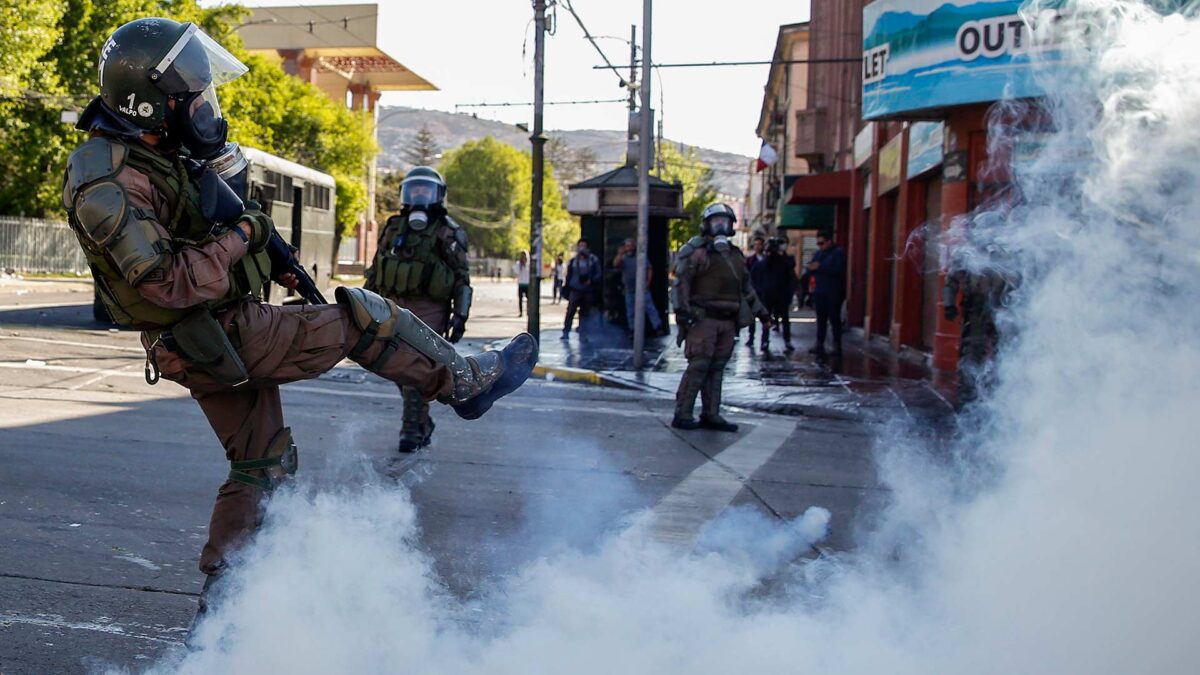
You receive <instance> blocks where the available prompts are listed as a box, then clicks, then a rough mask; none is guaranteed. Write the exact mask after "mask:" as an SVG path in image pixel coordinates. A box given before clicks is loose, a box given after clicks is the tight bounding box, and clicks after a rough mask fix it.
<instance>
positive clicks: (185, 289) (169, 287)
mask: <svg viewBox="0 0 1200 675" xmlns="http://www.w3.org/2000/svg"><path fill="white" fill-rule="evenodd" d="M117 181H118V182H119V183H121V185H123V186H124V187H125V192H126V195H127V196H128V199H129V204H130V206H133V207H134V208H140V209H143V210H144V211H145V212H146V213H148V214H154V216H155V221H154V227H155V229H156V230H158V233H159V234H160V235H161V236H162V237H163V238H167V237H168V233H167V229H166V228H165V227H163V225H162V222H163V221H164V220H166V219H167V215H168V214H167V213H166V210H167V205H166V201H165V200H164V199H163V198H162V197H161V196H160V195H159V194H158V192H157V190H155V189H154V187H153V186H152V185H151V184H150V180H149V179H148V178H146V177H145V176H144V175H143V174H141V173H139V172H138V171H135V170H134V169H131V168H129V167H126V168H125V169H123V170H122V171H121V173H120V174H119V175H118V177H117ZM248 250H249V244H247V243H246V242H245V241H243V240H242V238H241V237H240V236H238V235H237V234H236V233H234V232H227V233H225V234H223V235H222V236H220V237H218V238H217V239H216V240H214V241H212V242H209V243H207V244H204V245H203V246H181V247H178V248H176V249H175V250H173V251H172V252H171V253H169V254H167V255H166V259H165V260H164V262H163V263H162V264H161V265H159V266H158V267H157V268H156V269H154V270H152V271H151V272H149V273H147V274H146V276H145V277H143V278H142V280H141V281H140V282H139V283H138V285H137V286H136V289H137V291H138V293H141V294H142V296H143V297H144V298H146V299H147V300H149V301H150V302H152V303H154V304H156V305H159V306H161V307H170V308H173V309H185V308H188V307H194V306H196V305H200V304H203V303H205V302H208V301H209V300H217V299H219V298H222V297H224V296H225V294H226V293H228V292H229V268H230V267H231V266H233V264H234V263H236V262H237V261H239V260H241V259H242V256H244V255H246V253H247V251H248Z"/></svg>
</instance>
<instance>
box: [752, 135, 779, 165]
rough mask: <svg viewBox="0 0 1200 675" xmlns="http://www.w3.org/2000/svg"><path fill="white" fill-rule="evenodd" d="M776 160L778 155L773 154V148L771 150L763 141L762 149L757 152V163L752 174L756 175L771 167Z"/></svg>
mask: <svg viewBox="0 0 1200 675" xmlns="http://www.w3.org/2000/svg"><path fill="white" fill-rule="evenodd" d="M777 159H779V155H778V154H777V153H776V152H775V148H772V147H771V146H769V145H767V142H766V141H763V144H762V147H761V148H759V150H758V162H757V163H756V164H755V165H754V172H755V173H758V172H759V171H762V170H763V169H765V168H767V167H768V166H771V165H772V164H774V163H775V160H777Z"/></svg>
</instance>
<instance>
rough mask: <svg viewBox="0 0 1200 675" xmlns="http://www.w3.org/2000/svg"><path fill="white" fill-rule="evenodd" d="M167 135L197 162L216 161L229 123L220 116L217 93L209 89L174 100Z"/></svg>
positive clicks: (222, 147)
mask: <svg viewBox="0 0 1200 675" xmlns="http://www.w3.org/2000/svg"><path fill="white" fill-rule="evenodd" d="M175 101H176V102H175V109H174V110H172V111H171V114H170V117H169V118H168V119H169V122H168V123H167V129H168V131H169V132H170V133H171V134H173V135H174V136H175V139H176V140H177V141H178V142H179V143H180V144H181V145H183V147H185V148H187V149H188V150H189V151H190V152H191V153H192V156H193V157H195V158H196V159H199V160H208V159H212V158H214V157H216V156H217V155H219V154H220V153H221V151H222V150H223V149H224V148H225V139H226V137H227V136H228V135H229V123H228V122H226V121H225V118H223V117H222V116H221V106H220V104H219V103H217V92H216V89H214V88H213V87H212V85H209V86H208V87H206V88H205V89H204V91H198V92H191V93H189V94H187V95H186V96H185V97H182V98H177V99H176V100H175Z"/></svg>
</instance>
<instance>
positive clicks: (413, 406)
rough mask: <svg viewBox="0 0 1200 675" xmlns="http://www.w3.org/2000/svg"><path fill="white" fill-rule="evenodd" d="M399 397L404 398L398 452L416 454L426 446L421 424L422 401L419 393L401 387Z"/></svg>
mask: <svg viewBox="0 0 1200 675" xmlns="http://www.w3.org/2000/svg"><path fill="white" fill-rule="evenodd" d="M400 395H401V396H403V397H404V424H403V426H401V427H400V446H399V450H400V452H402V453H408V452H416V451H417V450H420V449H421V448H422V447H424V446H425V445H426V441H425V438H426V435H425V429H424V428H423V426H422V424H421V408H422V407H424V406H422V403H424V401H423V400H422V399H421V392H419V391H417V390H416V389H415V388H413V387H401V388H400Z"/></svg>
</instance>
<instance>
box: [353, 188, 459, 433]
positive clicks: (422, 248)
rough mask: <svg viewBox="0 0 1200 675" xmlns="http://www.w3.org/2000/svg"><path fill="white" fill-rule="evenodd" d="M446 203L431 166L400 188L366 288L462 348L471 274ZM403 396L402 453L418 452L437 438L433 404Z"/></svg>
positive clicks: (415, 394) (403, 390)
mask: <svg viewBox="0 0 1200 675" xmlns="http://www.w3.org/2000/svg"><path fill="white" fill-rule="evenodd" d="M445 200H446V181H445V180H443V179H442V175H441V174H439V173H438V172H437V171H435V170H434V169H432V168H430V167H428V166H418V167H415V168H414V169H413V170H412V171H409V172H408V175H407V176H405V177H404V180H403V181H402V182H401V183H400V213H399V214H397V215H394V216H391V217H390V218H388V219H387V223H386V224H385V225H384V227H383V231H382V232H381V233H380V234H379V246H378V247H377V248H376V251H375V261H374V263H373V264H372V265H371V267H370V268H369V269H368V270H367V275H366V276H367V283H366V288H367V289H368V290H371V291H375V292H376V293H379V294H380V295H382V296H383V297H385V298H387V299H389V300H391V301H393V302H395V303H396V304H397V305H399V306H400V307H403V308H404V309H407V310H409V311H410V312H412V313H413V314H415V315H416V316H417V318H418V319H420V320H421V321H423V322H424V323H425V325H427V326H429V327H430V328H432V329H433V330H435V331H437V332H438V333H440V334H442V335H445V336H446V337H447V338H448V339H449V340H450V342H458V341H459V340H460V339H462V336H463V331H464V330H465V329H466V325H467V317H469V316H470V313H471V293H472V292H471V271H470V268H469V266H468V265H467V233H466V230H463V229H462V228H461V227H459V226H458V223H456V222H454V219H452V218H451V217H450V216H449V215H448V214H447V213H446V207H445V205H444V204H445ZM400 394H401V396H403V397H404V421H403V424H402V426H401V429H400V452H414V451H416V450H417V449H419V448H423V447H425V446H427V445H429V441H430V438H431V437H432V436H433V427H434V424H433V420H432V419H431V418H430V417H429V403H428V401H426V400H425V398H424V397H423V396H421V393H420V392H419V391H418V390H417V389H416V388H414V387H411V386H405V385H400Z"/></svg>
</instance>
